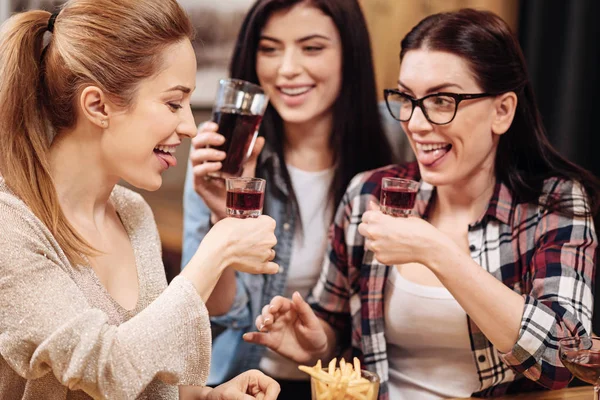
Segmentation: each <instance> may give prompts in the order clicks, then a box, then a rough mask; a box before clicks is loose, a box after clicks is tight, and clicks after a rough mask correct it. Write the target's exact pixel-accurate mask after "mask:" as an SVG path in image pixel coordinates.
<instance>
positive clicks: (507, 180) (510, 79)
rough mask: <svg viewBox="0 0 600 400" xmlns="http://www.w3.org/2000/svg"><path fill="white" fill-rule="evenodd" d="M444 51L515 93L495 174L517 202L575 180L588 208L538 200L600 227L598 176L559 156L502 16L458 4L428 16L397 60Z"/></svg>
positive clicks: (489, 86) (486, 87) (534, 199)
mask: <svg viewBox="0 0 600 400" xmlns="http://www.w3.org/2000/svg"><path fill="white" fill-rule="evenodd" d="M421 48H426V49H429V50H438V51H445V52H449V53H452V54H456V55H458V56H460V57H462V58H463V59H464V60H465V61H466V62H467V63H468V65H469V66H470V68H471V71H472V72H473V75H474V77H475V79H476V81H477V83H478V84H479V86H480V87H481V89H482V90H483V91H484V92H487V93H506V92H515V94H516V95H517V97H518V104H517V109H516V112H515V117H514V120H513V123H512V125H511V126H510V128H509V129H508V131H507V132H506V133H505V134H503V135H502V136H501V137H500V140H499V143H498V151H497V155H496V164H495V170H496V177H497V179H498V180H500V181H501V182H503V183H504V184H505V185H507V186H508V188H509V189H510V190H511V192H512V194H513V196H514V197H515V199H516V201H517V202H519V203H534V204H538V205H540V201H539V198H540V196H541V195H542V190H543V184H544V180H546V179H548V178H550V177H559V178H565V179H570V180H574V181H577V182H579V183H581V184H582V185H583V188H584V189H585V192H586V194H587V196H588V205H589V208H588V209H587V210H585V211H584V212H577V211H575V210H573V207H572V205H573V200H572V199H549V200H548V202H546V203H544V204H541V205H542V206H545V207H548V208H549V209H550V210H556V211H559V212H562V213H564V214H567V215H577V216H583V217H587V216H590V215H591V216H592V217H593V218H594V219H596V221H595V223H596V226H598V220H597V217H598V206H599V202H600V181H599V180H598V178H597V177H596V176H594V175H593V174H592V173H591V172H589V171H587V170H585V169H583V168H581V167H580V166H578V165H575V164H574V163H572V162H570V161H568V160H567V159H565V158H564V157H562V156H561V155H560V154H559V153H558V152H557V151H556V150H555V149H554V148H553V147H552V145H551V144H550V142H549V141H548V138H547V136H546V132H545V129H544V126H543V124H542V119H541V116H540V113H539V110H538V108H537V105H536V101H535V96H534V93H533V88H532V85H531V82H530V81H529V75H528V73H527V67H526V64H525V57H524V56H523V53H522V51H521V47H520V46H519V43H518V41H517V39H516V37H515V35H514V34H513V33H512V32H511V30H510V28H509V27H508V25H507V24H506V22H504V21H503V20H502V19H501V18H500V17H498V16H497V15H495V14H493V13H491V12H489V11H479V10H473V9H462V10H459V11H454V12H446V13H439V14H434V15H431V16H429V17H427V18H425V19H423V20H422V21H421V22H419V24H418V25H416V26H415V27H414V28H413V29H412V30H411V31H410V32H409V33H408V34H407V35H406V36H405V37H404V39H403V40H402V50H401V52H400V61H402V59H403V58H404V55H405V54H406V53H407V52H408V51H410V50H415V49H421Z"/></svg>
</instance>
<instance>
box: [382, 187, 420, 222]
mask: <svg viewBox="0 0 600 400" xmlns="http://www.w3.org/2000/svg"><path fill="white" fill-rule="evenodd" d="M416 198H417V192H414V191H413V192H410V191H408V190H407V189H402V188H394V187H391V188H386V189H381V208H382V211H383V212H384V213H386V214H388V215H392V216H394V217H406V216H408V215H409V214H410V211H411V210H412V209H413V207H414V205H415V199H416Z"/></svg>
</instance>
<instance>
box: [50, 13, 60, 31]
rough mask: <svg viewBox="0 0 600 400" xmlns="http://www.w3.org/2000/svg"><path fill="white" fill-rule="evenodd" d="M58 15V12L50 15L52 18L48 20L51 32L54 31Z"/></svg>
mask: <svg viewBox="0 0 600 400" xmlns="http://www.w3.org/2000/svg"><path fill="white" fill-rule="evenodd" d="M56 17H58V13H57V12H55V13H54V14H52V15H51V16H50V19H49V20H48V31H50V32H54V22H55V21H56Z"/></svg>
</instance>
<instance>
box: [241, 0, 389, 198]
mask: <svg viewBox="0 0 600 400" xmlns="http://www.w3.org/2000/svg"><path fill="white" fill-rule="evenodd" d="M299 3H307V4H309V5H311V6H313V7H315V8H318V9H319V10H321V11H322V12H323V13H324V14H326V15H328V16H329V17H330V18H331V19H332V20H333V23H334V24H335V26H336V28H337V30H338V32H339V35H340V38H341V43H342V84H341V89H340V94H339V96H338V98H337V100H336V101H335V104H334V106H333V132H332V135H331V143H330V145H331V148H332V149H333V151H334V162H335V164H336V169H335V172H334V177H333V182H332V187H331V188H330V192H331V194H332V197H333V200H334V204H335V205H336V206H337V204H338V203H339V202H340V201H341V199H342V195H343V194H344V191H345V190H346V186H348V183H349V182H350V179H352V177H353V176H354V175H356V174H357V173H359V172H363V171H366V170H369V169H374V168H378V167H381V166H383V165H387V164H390V163H391V162H392V152H391V149H390V145H389V142H388V140H387V138H386V136H385V134H384V131H383V128H382V125H381V121H380V116H379V112H378V107H377V94H376V86H375V75H374V69H373V62H372V56H371V45H370V41H369V33H368V31H367V26H366V23H365V19H364V17H363V14H362V12H361V9H360V6H359V4H358V3H357V1H356V0H258V1H257V2H256V3H254V5H253V6H252V8H251V9H250V11H249V12H248V14H247V15H246V18H245V20H244V22H243V24H242V27H241V29H240V33H239V35H238V39H237V43H236V45H235V50H234V53H233V54H234V55H233V58H232V60H231V65H230V75H231V77H232V78H238V79H244V80H247V81H250V82H254V83H258V78H257V76H256V53H257V49H258V42H259V40H260V35H261V31H262V29H263V27H264V26H265V24H266V23H267V21H268V19H269V17H270V16H271V15H272V14H273V13H274V12H276V11H280V10H285V9H289V8H291V7H292V6H294V5H296V4H299ZM260 134H261V135H263V136H264V137H265V139H266V141H267V142H268V143H270V145H271V146H273V148H274V149H275V151H276V153H277V156H278V157H279V161H280V165H281V169H282V171H283V178H284V180H285V182H286V185H287V187H288V190H289V192H290V193H291V194H292V196H291V197H292V201H293V203H296V198H295V196H294V191H293V188H292V185H291V181H290V177H289V173H288V170H287V168H286V165H285V162H284V157H283V142H284V141H283V121H282V119H281V116H280V115H279V114H278V113H277V111H276V110H275V109H274V108H273V107H272V106H271V105H269V107H268V108H267V111H266V112H265V116H264V118H263V122H262V125H261V128H260Z"/></svg>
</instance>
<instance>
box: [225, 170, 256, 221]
mask: <svg viewBox="0 0 600 400" xmlns="http://www.w3.org/2000/svg"><path fill="white" fill-rule="evenodd" d="M265 183H266V182H265V180H264V179H261V178H227V179H226V180H225V186H226V188H227V201H226V205H225V207H226V213H227V216H228V217H234V218H257V217H259V216H260V215H261V214H262V209H263V202H264V196H265Z"/></svg>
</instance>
